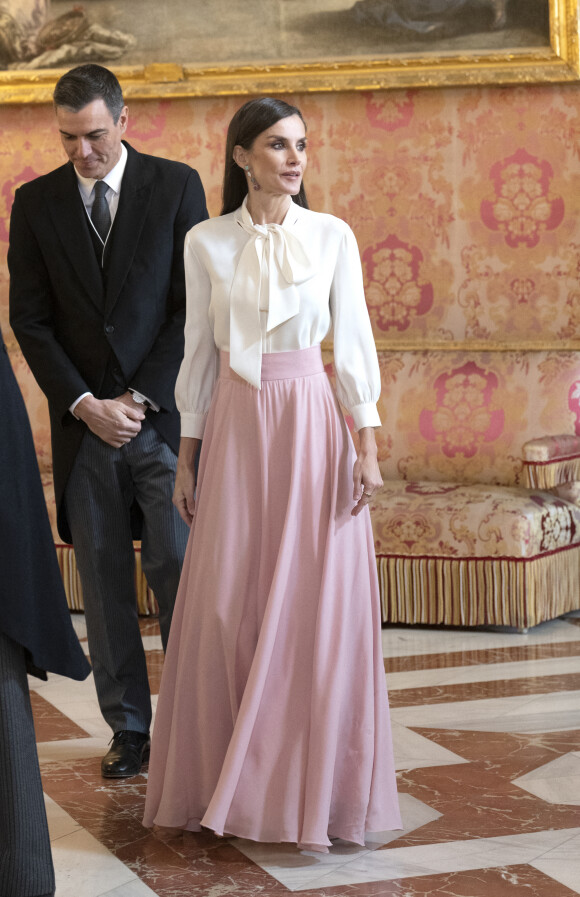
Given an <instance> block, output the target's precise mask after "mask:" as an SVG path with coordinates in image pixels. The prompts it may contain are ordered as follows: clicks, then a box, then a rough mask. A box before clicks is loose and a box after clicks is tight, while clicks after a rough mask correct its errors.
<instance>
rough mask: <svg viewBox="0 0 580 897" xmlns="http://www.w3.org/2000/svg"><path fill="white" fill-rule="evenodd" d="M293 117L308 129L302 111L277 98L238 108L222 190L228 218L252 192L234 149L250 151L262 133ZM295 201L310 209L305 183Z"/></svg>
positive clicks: (266, 98)
mask: <svg viewBox="0 0 580 897" xmlns="http://www.w3.org/2000/svg"><path fill="white" fill-rule="evenodd" d="M290 115H297V116H298V117H299V118H300V119H302V122H303V123H304V127H305V128H306V122H305V121H304V119H303V118H302V113H301V112H300V109H297V108H296V106H290V104H289V103H285V102H284V100H276V99H274V98H273V97H260V98H259V99H257V100H249V102H247V103H245V104H244V105H243V106H242V107H241V108H240V109H238V111H237V112H236V114H235V115H234V117H233V118H232V120H231V122H230V126H229V128H228V136H227V140H226V165H225V171H224V182H223V187H222V210H221V212H220V214H221V215H227V214H228V212H234V211H235V210H236V209H238V208H239V207H240V206H241V204H242V202H243V201H244V197H245V196H246V194H247V192H248V183H247V178H246V176H245V174H244V172H243V171H242V169H241V168H240V166H239V165H238V164H237V163H236V162H234V147H235V146H241V147H242V148H243V149H245V150H250V149H251V148H252V145H253V143H254V140H255V139H256V137H257V136H258V134H261V133H262V131H266V130H267V129H268V128H271V127H272V125H275V124H276V122H278V121H280V119H281V118H288V117H289V116H290ZM292 199H293V200H294V202H295V203H297V205H299V206H302V207H303V208H305V209H307V208H308V202H307V200H306V191H305V190H304V184H301V185H300V191H299V193H298V194H297V195H296V196H293V197H292Z"/></svg>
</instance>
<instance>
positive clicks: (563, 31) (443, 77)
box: [0, 0, 580, 103]
mask: <svg viewBox="0 0 580 897" xmlns="http://www.w3.org/2000/svg"><path fill="white" fill-rule="evenodd" d="M549 4H550V47H545V48H541V49H539V50H537V51H533V52H530V51H522V52H512V53H493V54H480V55H441V56H437V55H435V54H430V55H428V56H417V55H413V56H401V55H398V54H397V55H396V56H391V57H385V58H382V59H361V60H354V61H353V60H350V61H325V62H319V63H307V64H293V63H288V64H283V65H243V66H217V65H216V66H210V67H204V68H199V67H195V66H192V65H176V64H173V63H155V64H151V65H146V66H135V67H129V66H112V68H113V69H114V71H115V72H116V74H117V75H118V77H119V78H120V80H121V82H122V84H123V88H124V91H125V95H126V97H127V98H128V99H152V98H158V97H170V98H178V97H195V96H228V95H244V94H262V93H275V94H284V93H297V92H299V93H304V92H328V91H346V90H382V89H386V88H410V87H442V86H460V85H479V84H488V85H489V84H532V83H538V82H566V81H578V80H579V79H580V54H579V41H578V4H577V0H549ZM62 71H63V70H62V69H40V70H35V71H29V70H24V69H16V70H11V71H1V72H0V102H2V103H48V102H50V99H51V96H52V91H53V88H54V84H55V82H56V80H57V78H58V77H59V75H60V74H62Z"/></svg>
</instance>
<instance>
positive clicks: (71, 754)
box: [37, 735, 108, 768]
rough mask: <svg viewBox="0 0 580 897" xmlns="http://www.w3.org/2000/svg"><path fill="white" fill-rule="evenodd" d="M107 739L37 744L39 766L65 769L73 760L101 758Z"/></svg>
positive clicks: (82, 739) (85, 738) (83, 739)
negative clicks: (45, 765)
mask: <svg viewBox="0 0 580 897" xmlns="http://www.w3.org/2000/svg"><path fill="white" fill-rule="evenodd" d="M107 742H108V738H102V737H101V738H98V737H97V738H91V737H90V736H88V735H87V736H85V737H84V738H71V739H67V740H65V741H49V742H44V743H42V742H41V743H39V744H38V745H37V748H38V759H39V760H40V763H41V765H42V764H44V763H55V764H59V763H60V764H62V765H66V766H67V768H68V767H69V766H70V764H71V763H74V761H75V760H83V759H86V758H88V757H102V756H103V754H104V753H105V751H106V750H107Z"/></svg>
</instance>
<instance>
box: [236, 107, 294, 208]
mask: <svg viewBox="0 0 580 897" xmlns="http://www.w3.org/2000/svg"><path fill="white" fill-rule="evenodd" d="M234 159H235V161H236V162H237V163H238V165H241V167H242V168H245V166H246V165H248V166H249V169H250V171H251V173H252V176H253V178H254V180H255V181H257V183H258V184H259V185H260V189H261V190H262V191H263V193H270V194H274V195H277V196H279V195H287V196H295V195H296V194H297V193H298V191H299V190H300V185H301V183H302V177H303V175H304V171H305V169H306V161H307V160H306V132H305V129H304V123H303V121H302V119H301V118H300V116H298V115H289V116H288V117H287V118H281V119H280V121H278V122H276V124H275V125H272V127H271V128H268V129H267V130H266V131H262V133H261V134H258V136H257V137H256V139H255V140H254V143H253V145H252V148H251V149H250V150H244V149H243V148H242V147H241V146H236V147H235V149H234ZM246 174H247V172H246ZM251 187H252V184H251V183H250V181H249V179H248V188H249V189H250V190H251Z"/></svg>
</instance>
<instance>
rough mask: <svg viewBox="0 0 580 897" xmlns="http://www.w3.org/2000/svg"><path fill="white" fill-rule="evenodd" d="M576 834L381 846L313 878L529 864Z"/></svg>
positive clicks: (294, 880) (290, 875)
mask: <svg viewBox="0 0 580 897" xmlns="http://www.w3.org/2000/svg"><path fill="white" fill-rule="evenodd" d="M578 834H580V829H569V830H564V831H558V832H552V831H546V832H534V833H533V834H529V835H528V834H524V835H512V836H510V837H505V838H485V839H480V840H476V841H471V840H465V841H454V842H448V843H447V844H443V845H442V844H431V845H422V846H421V847H401V848H396V847H389V848H387V849H384V850H375V851H367V852H366V853H365V854H364V855H363V856H360V857H355V858H353V859H352V860H351V862H349V863H346V864H345V865H344V866H342V867H341V868H340V869H339V870H338V871H336V872H334V871H330V872H329V873H328V874H327V875H326V876H324V878H323V879H317V882H316V886H317V887H321V884H322V882H323V887H324V888H325V889H329V888H335V887H344V886H346V885H354V884H360V883H362V882H372V881H392V880H395V879H400V878H410V877H413V878H414V877H417V876H423V875H434V874H442V873H456V872H459V871H465V870H473V869H485V868H497V867H509V866H510V865H521V864H524V863H526V864H531V863H534V862H535V861H536V860H537V859H540V858H541V857H543V856H544V855H545V854H546V853H548V852H549V851H553V850H555V848H559V847H561V845H562V844H565V843H566V842H568V841H571V839H572V838H574V837H575V836H576V835H578ZM264 860H265V858H264ZM264 860H263V861H262V863H263V862H264ZM262 863H261V864H260V865H262V868H264V869H266V871H267V872H268V873H269V874H270V875H272V876H273V877H275V878H277V879H278V881H281V882H282V883H283V884H284V885H285V887H287V888H288V890H290V891H302V890H307V889H308V881H307V880H306V878H304V879H303V882H299V880H298V872H297V869H296V867H294V868H292V869H291V870H289V871H287V870H286V869H285V868H282V867H280V866H279V865H276V863H274V864H273V865H271V866H270V865H263V864H262ZM541 871H542V870H541Z"/></svg>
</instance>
